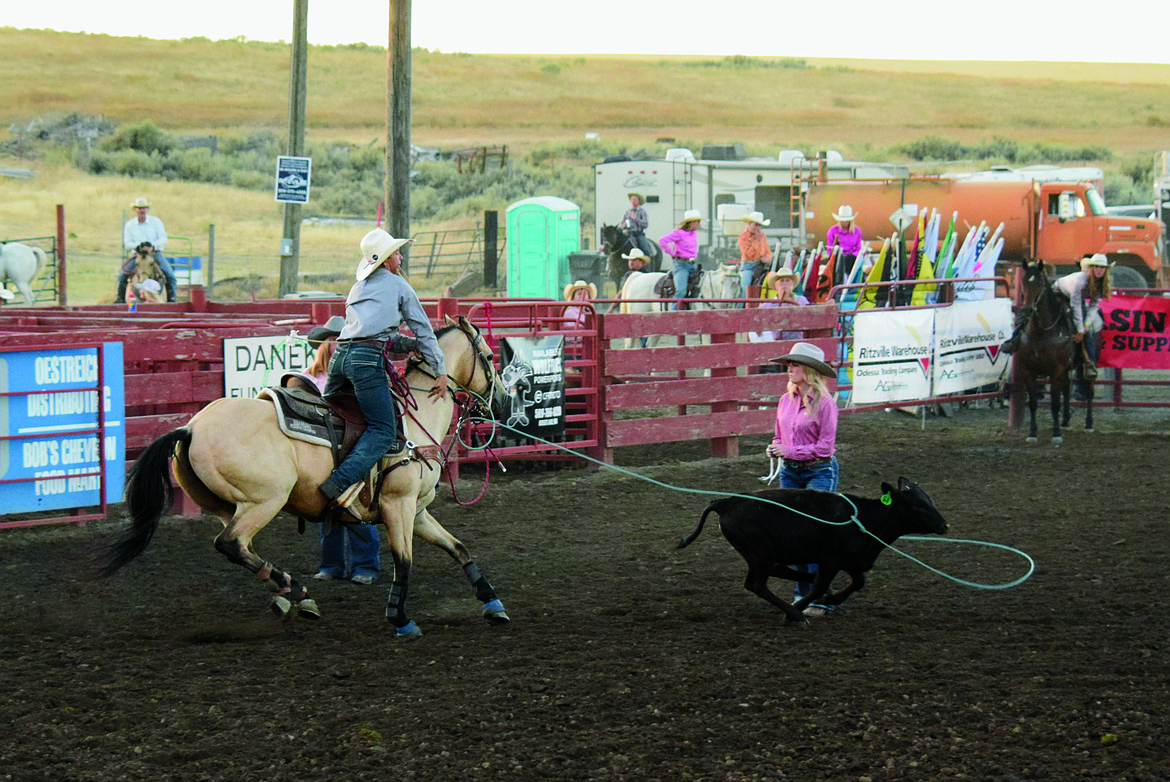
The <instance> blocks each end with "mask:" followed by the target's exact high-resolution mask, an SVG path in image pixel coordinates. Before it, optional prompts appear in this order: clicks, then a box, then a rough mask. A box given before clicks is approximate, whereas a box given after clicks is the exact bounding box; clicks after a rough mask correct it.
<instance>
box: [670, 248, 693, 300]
mask: <svg viewBox="0 0 1170 782" xmlns="http://www.w3.org/2000/svg"><path fill="white" fill-rule="evenodd" d="M698 268H699V264H697V263H695V262H694V261H685V260H683V259H682V258H675V259H674V266H673V267H672V268H671V270H670V276H671V277H672V278H673V279H674V295H675V298H679V299H682V298H685V297H686V295H687V282H688V281H689V280H690V278H691V272H693V271H695V270H696V269H698ZM670 308H671V309H672V310H676V309H678V305H677V304H671V305H670Z"/></svg>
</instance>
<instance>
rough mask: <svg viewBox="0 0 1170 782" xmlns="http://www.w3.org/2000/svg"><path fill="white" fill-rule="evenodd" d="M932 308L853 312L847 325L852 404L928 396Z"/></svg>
mask: <svg viewBox="0 0 1170 782" xmlns="http://www.w3.org/2000/svg"><path fill="white" fill-rule="evenodd" d="M933 360H934V310H895V311H892V312H874V311H869V312H859V313H857V318H856V320H855V321H854V324H853V393H852V394H851V395H850V400H851V401H852V402H853V403H854V404H862V405H867V404H879V403H881V402H906V401H910V400H913V399H925V398H927V397H929V396H930V365H931V363H932V361H933Z"/></svg>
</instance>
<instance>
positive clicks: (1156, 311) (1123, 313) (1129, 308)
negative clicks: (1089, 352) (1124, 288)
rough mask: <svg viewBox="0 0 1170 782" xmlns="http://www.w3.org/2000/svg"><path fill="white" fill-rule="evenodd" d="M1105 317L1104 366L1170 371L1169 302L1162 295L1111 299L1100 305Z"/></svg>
mask: <svg viewBox="0 0 1170 782" xmlns="http://www.w3.org/2000/svg"><path fill="white" fill-rule="evenodd" d="M1101 315H1102V316H1103V317H1104V318H1105V331H1104V335H1105V342H1104V345H1103V346H1102V348H1101V358H1100V360H1099V361H1098V362H1097V364H1098V365H1099V366H1103V367H1122V368H1125V369H1170V331H1168V330H1167V329H1166V325H1167V320H1170V299H1168V298H1165V297H1163V296H1112V297H1110V298H1108V299H1105V300H1104V301H1102V302H1101Z"/></svg>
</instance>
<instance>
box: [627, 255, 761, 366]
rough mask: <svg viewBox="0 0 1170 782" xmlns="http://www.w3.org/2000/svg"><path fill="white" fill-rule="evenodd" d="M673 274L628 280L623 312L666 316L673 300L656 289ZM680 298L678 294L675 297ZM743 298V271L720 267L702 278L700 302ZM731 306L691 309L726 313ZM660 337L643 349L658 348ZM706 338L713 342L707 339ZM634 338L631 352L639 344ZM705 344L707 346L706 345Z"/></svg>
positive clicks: (645, 274)
mask: <svg viewBox="0 0 1170 782" xmlns="http://www.w3.org/2000/svg"><path fill="white" fill-rule="evenodd" d="M668 274H669V272H632V273H631V274H630V276H629V277H627V278H626V283H625V285H623V286H622V289H621V291H619V292H618V298H619V299H621V300H622V302H621V305H620V308H619V310H618V311H619V312H622V313H639V314H641V313H648V312H666V310H667V309H668V308H669V305H670V302H671V301H673V299H660V298H658V296H657V294H655V293H654V287H655V286H656V285H658V282H659V281H660V280H661V279H662V278H663V277H666V276H667V275H668ZM675 295H676V296H677V295H678V294H677V293H676V294H675ZM739 297H740V281H739V269H738V267H736V266H732V265H729V264H723V263H721V264H719V265H718V267H717V268H716V269H715V270H714V271H704V272H703V273H702V274H700V275H699V299H738V298H739ZM628 299H655V301H628ZM734 306H735V305H734V304H732V303H731V302H711V303H708V302H704V301H696V300H691V302H690V304H689V307H690V308H691V309H692V310H703V309H726V308H730V307H734ZM659 336H660V335H658V334H651V335H648V336H647V337H643V338H641V339H643V340H645V341H646V342H645V345H643V347H654V346H655V345H657V344H658V339H659ZM701 337H702V338H706V339H709V338H708V337H707V336H706V335H701ZM640 341H641V340H635V339H632V338H627V339H626V345H625V347H626V348H627V349H629V348H633V347H637V346H638V344H637V343H638V342H640ZM704 344H705V343H704Z"/></svg>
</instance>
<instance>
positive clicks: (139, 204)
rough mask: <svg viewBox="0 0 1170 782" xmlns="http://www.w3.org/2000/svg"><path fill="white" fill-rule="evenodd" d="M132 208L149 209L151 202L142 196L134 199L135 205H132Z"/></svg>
mask: <svg viewBox="0 0 1170 782" xmlns="http://www.w3.org/2000/svg"><path fill="white" fill-rule="evenodd" d="M130 208H131V209H149V208H150V202H149V201H147V200H146V199H145V198H143V197H142V196H138V198H135V199H134V203H132V204H130Z"/></svg>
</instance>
